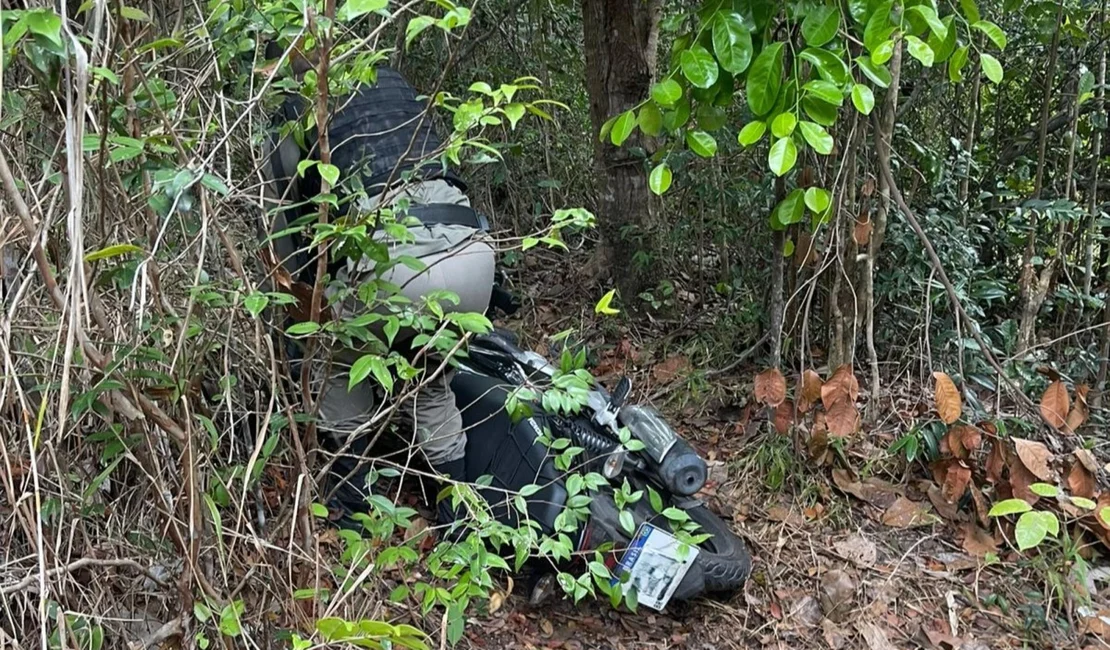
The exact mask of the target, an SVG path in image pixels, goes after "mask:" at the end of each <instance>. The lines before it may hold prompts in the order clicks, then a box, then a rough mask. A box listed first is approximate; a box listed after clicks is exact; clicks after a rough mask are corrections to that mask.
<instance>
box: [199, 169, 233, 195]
mask: <svg viewBox="0 0 1110 650" xmlns="http://www.w3.org/2000/svg"><path fill="white" fill-rule="evenodd" d="M200 184H201V185H203V186H205V187H207V188H208V189H210V190H212V191H213V192H215V193H216V194H219V195H220V196H227V195H228V194H231V188H229V187H228V186H227V183H224V181H223V179H221V178H220V177H219V176H216V175H214V174H205V175H203V176H201V177H200Z"/></svg>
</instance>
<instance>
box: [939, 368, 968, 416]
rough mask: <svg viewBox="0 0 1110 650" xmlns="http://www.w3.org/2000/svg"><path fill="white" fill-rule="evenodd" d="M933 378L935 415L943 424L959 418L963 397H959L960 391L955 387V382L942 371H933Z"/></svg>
mask: <svg viewBox="0 0 1110 650" xmlns="http://www.w3.org/2000/svg"><path fill="white" fill-rule="evenodd" d="M933 378H934V379H936V382H937V386H936V392H935V395H936V406H937V415H939V416H940V419H941V420H942V421H943V422H944V423H945V424H952V423H953V422H955V421H956V420H958V419H960V414H961V413H963V399H961V398H960V391H959V390H957V389H956V384H955V382H953V381H952V378H951V377H949V376H948V375H946V374H944V373H943V372H934V373H933Z"/></svg>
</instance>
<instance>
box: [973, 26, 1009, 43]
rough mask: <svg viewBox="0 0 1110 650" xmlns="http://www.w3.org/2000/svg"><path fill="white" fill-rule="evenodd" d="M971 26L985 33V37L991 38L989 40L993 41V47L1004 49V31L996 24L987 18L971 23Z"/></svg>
mask: <svg viewBox="0 0 1110 650" xmlns="http://www.w3.org/2000/svg"><path fill="white" fill-rule="evenodd" d="M971 28H972V29H977V30H979V31H981V32H983V33H984V34H986V35H987V38H989V39H991V42H992V43H994V45H995V47H997V48H998V49H1000V50H1004V49H1006V32H1004V31H1002V28H1001V27H999V26H998V25H995V24H994V23H992V22H991V21H989V20H980V21H977V22H974V23H971Z"/></svg>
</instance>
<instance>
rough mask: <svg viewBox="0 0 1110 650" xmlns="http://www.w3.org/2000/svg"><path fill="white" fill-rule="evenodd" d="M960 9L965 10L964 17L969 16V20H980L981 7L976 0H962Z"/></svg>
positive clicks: (972, 21) (975, 21)
mask: <svg viewBox="0 0 1110 650" xmlns="http://www.w3.org/2000/svg"><path fill="white" fill-rule="evenodd" d="M960 11H962V12H963V14H964V18H967V22H969V23H977V22H979V7H978V6H977V5H976V4H975V0H960Z"/></svg>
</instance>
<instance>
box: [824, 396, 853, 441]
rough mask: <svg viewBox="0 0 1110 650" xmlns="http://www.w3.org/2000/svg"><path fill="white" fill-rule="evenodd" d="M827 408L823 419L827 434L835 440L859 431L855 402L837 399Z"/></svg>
mask: <svg viewBox="0 0 1110 650" xmlns="http://www.w3.org/2000/svg"><path fill="white" fill-rule="evenodd" d="M827 408H828V415H827V416H826V418H825V421H826V423H827V424H828V427H829V433H830V434H832V435H833V436H834V437H837V438H844V437H847V436H850V435H852V434H853V433H855V432H856V431H858V430H859V425H860V417H859V411H858V410H856V404H855V402H853V401H851V400H848V399H839V400H836V401H835V402H833V404H832V406H831V407H827Z"/></svg>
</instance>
